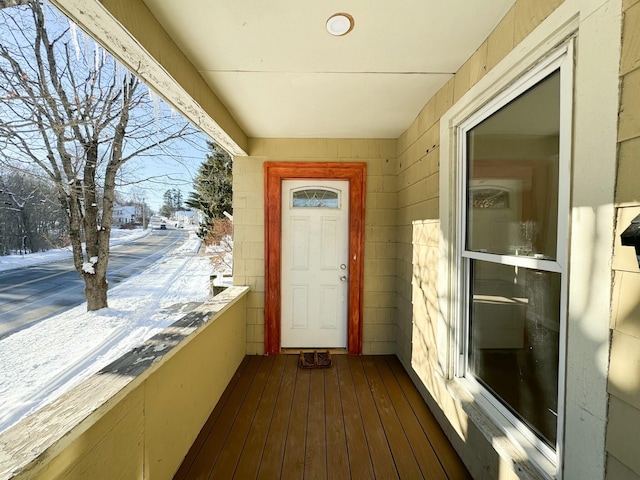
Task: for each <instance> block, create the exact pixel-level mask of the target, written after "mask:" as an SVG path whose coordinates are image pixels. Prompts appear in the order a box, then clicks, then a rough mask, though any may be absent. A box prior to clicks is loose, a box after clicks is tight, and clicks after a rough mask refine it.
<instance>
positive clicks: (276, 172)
mask: <svg viewBox="0 0 640 480" xmlns="http://www.w3.org/2000/svg"><path fill="white" fill-rule="evenodd" d="M313 179H319V180H347V181H348V182H349V306H348V310H347V350H348V352H349V353H351V354H356V355H359V354H361V353H362V313H363V291H364V290H363V283H364V203H365V180H366V164H365V163H333V162H318V163H311V162H265V164H264V225H265V226H264V249H265V272H264V274H265V302H264V303H265V305H264V327H265V328H264V350H265V353H267V354H276V353H280V348H281V347H280V341H281V340H280V336H281V318H280V316H281V256H282V180H313Z"/></svg>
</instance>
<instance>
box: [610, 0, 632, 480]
mask: <svg viewBox="0 0 640 480" xmlns="http://www.w3.org/2000/svg"><path fill="white" fill-rule="evenodd" d="M623 10H624V22H623V32H622V54H621V61H620V76H621V85H622V92H621V105H620V123H619V130H618V140H619V154H618V180H617V185H616V206H617V208H618V213H617V227H616V238H615V242H616V243H615V245H614V256H613V270H614V290H613V305H612V319H611V328H612V330H613V332H612V338H613V340H612V343H611V362H610V365H609V388H608V390H609V394H610V400H609V423H608V426H607V453H608V463H607V479H611V480H614V479H616V480H618V479H624V480H627V479H638V478H640V443H638V431H639V430H640V354H639V353H638V352H640V296H639V295H638V292H640V269H639V268H638V262H637V259H636V255H635V251H634V249H633V247H628V246H622V245H621V244H620V234H621V233H622V232H623V231H624V229H625V228H627V226H629V223H630V222H631V220H632V219H633V218H634V217H635V216H637V215H639V214H640V188H638V178H640V163H639V162H638V159H639V158H640V2H638V1H637V0H626V1H624V2H623Z"/></svg>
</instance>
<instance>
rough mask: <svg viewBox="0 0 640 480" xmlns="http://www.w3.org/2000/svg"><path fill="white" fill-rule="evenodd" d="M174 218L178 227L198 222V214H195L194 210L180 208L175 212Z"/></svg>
mask: <svg viewBox="0 0 640 480" xmlns="http://www.w3.org/2000/svg"><path fill="white" fill-rule="evenodd" d="M175 218H176V224H177V226H178V227H180V226H182V227H184V226H185V225H197V224H198V216H197V215H196V212H194V211H191V210H180V211H178V212H176V213H175Z"/></svg>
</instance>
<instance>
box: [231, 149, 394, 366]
mask: <svg viewBox="0 0 640 480" xmlns="http://www.w3.org/2000/svg"><path fill="white" fill-rule="evenodd" d="M395 152H396V141H395V140H385V139H381V140H357V139H305V140H298V139H251V140H250V142H249V154H250V156H249V157H235V158H234V162H233V202H234V205H233V212H234V252H233V255H234V272H233V279H234V282H235V283H236V284H237V285H248V286H250V287H251V292H250V293H249V297H248V311H247V353H248V354H263V353H264V211H263V209H264V174H263V164H264V162H266V161H285V162H286V161H299V162H304V161H309V162H365V163H366V164H367V179H366V204H365V212H366V213H365V223H366V225H365V259H364V262H365V264H364V318H363V325H364V327H363V353H364V354H383V353H394V352H395V343H396V329H395V317H394V311H395V294H396V281H395V280H396V263H395V256H396V252H395V224H396V211H395V208H396V193H395V192H396V185H395V181H396V178H395V170H396V167H395V160H394V158H395Z"/></svg>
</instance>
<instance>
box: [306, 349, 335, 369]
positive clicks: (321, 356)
mask: <svg viewBox="0 0 640 480" xmlns="http://www.w3.org/2000/svg"><path fill="white" fill-rule="evenodd" d="M331 365H333V361H332V360H331V353H329V350H325V351H322V352H318V351H317V350H314V351H313V352H300V360H299V361H298V366H299V367H300V368H329V367H331Z"/></svg>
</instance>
